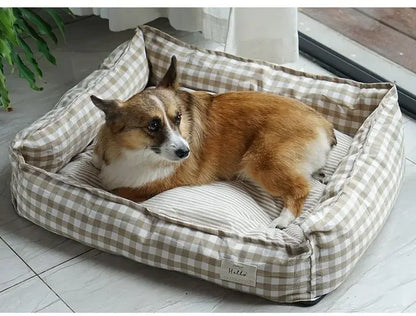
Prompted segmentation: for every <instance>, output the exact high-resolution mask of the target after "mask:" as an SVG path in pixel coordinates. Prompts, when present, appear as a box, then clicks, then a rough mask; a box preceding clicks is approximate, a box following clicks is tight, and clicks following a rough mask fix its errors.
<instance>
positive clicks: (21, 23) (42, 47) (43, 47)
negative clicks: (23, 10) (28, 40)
mask: <svg viewBox="0 0 416 316" xmlns="http://www.w3.org/2000/svg"><path fill="white" fill-rule="evenodd" d="M16 23H17V25H18V27H19V28H20V30H21V31H22V32H27V33H28V34H29V35H30V36H31V37H32V38H33V39H35V40H36V43H37V46H38V50H39V51H40V52H41V53H42V54H43V56H45V57H46V59H47V60H49V62H50V63H52V64H54V65H56V59H55V57H53V56H52V55H51V53H50V51H49V47H48V44H47V43H46V42H45V40H44V39H43V38H42V37H40V36H39V35H38V34H37V33H36V31H35V30H34V29H33V27H31V26H30V25H29V24H28V23H27V22H26V21H25V20H24V19H22V18H20V17H18V18H17V19H16Z"/></svg>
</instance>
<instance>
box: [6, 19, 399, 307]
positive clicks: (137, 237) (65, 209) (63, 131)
mask: <svg viewBox="0 0 416 316" xmlns="http://www.w3.org/2000/svg"><path fill="white" fill-rule="evenodd" d="M172 55H176V56H177V58H178V78H179V81H180V83H181V84H182V85H184V86H186V87H188V88H191V89H195V90H205V91H212V92H214V93H218V92H224V91H229V90H243V89H244V90H246V89H249V90H256V91H269V92H272V93H278V94H282V95H285V96H290V97H294V98H297V99H299V100H301V101H303V102H305V103H307V104H309V105H311V106H313V107H314V108H315V109H317V110H318V111H319V112H321V113H322V114H323V115H325V117H326V118H327V119H328V120H330V121H331V122H332V123H333V124H334V126H335V128H336V129H337V130H338V132H339V133H338V132H337V137H338V140H339V142H340V145H339V146H337V147H336V148H335V150H334V151H333V153H332V155H333V157H331V158H330V161H329V162H328V164H327V166H326V167H325V172H327V173H328V174H332V175H331V177H330V180H329V182H328V183H327V185H321V184H318V183H316V184H315V185H314V187H313V191H312V192H311V194H310V196H309V197H308V201H307V203H306V204H305V208H304V211H303V213H302V214H301V216H300V217H299V218H297V219H296V221H295V222H294V223H293V224H291V225H289V227H287V228H286V229H284V230H281V229H277V228H273V227H269V223H270V222H271V221H272V219H273V218H275V217H276V216H277V214H279V212H280V209H281V201H280V202H279V200H278V199H274V198H272V197H270V196H268V195H267V194H265V192H264V191H262V190H261V188H258V187H256V185H255V184H253V183H250V182H237V181H236V182H229V183H215V184H212V185H209V186H203V187H184V188H177V189H174V190H171V191H167V192H165V193H162V194H161V195H160V196H156V197H154V198H152V199H150V200H148V201H145V202H144V203H134V202H132V201H129V200H126V199H123V198H121V197H118V196H115V195H113V194H111V193H109V192H107V191H105V190H103V189H102V188H101V187H100V183H99V181H98V179H97V170H95V169H94V168H93V167H92V165H91V164H90V155H91V148H92V146H93V145H90V146H89V147H87V146H88V145H89V144H91V143H92V142H93V140H94V138H95V136H96V133H97V130H98V128H99V126H100V125H101V124H102V123H103V117H102V114H101V113H99V111H98V110H97V109H96V108H95V107H94V106H93V104H92V103H91V102H90V101H89V99H88V96H89V95H90V94H93V93H94V94H97V95H98V96H100V97H103V98H111V97H115V98H120V99H126V98H127V97H129V96H131V95H133V94H134V93H136V92H138V91H140V90H141V89H143V88H144V87H145V85H151V84H153V83H154V82H156V81H158V80H160V78H161V76H162V75H163V73H164V72H165V71H166V69H167V67H168V65H169V60H170V57H171V56H172ZM149 78H150V82H148V79H149ZM403 148H404V146H403V129H402V122H401V113H400V110H399V107H398V103H397V91H396V88H395V86H394V85H393V84H390V83H379V84H364V83H359V82H355V81H351V80H345V79H340V78H332V77H326V76H317V75H312V74H307V73H303V72H299V71H295V70H291V69H288V68H284V67H279V66H277V65H273V64H270V63H267V62H260V61H254V60H248V59H243V58H239V57H236V56H232V55H229V54H226V53H223V52H212V51H208V50H204V49H199V48H196V47H193V46H191V45H188V44H185V43H183V42H181V41H179V40H177V39H174V38H172V37H170V36H169V35H167V34H165V33H162V32H160V31H158V30H155V29H153V28H150V27H147V26H144V27H141V28H139V29H138V30H137V33H136V35H135V36H134V38H133V39H132V40H131V41H129V42H126V43H124V44H122V45H120V46H119V47H118V48H117V49H116V50H115V51H114V52H113V53H111V54H110V56H109V57H108V58H107V59H106V60H105V61H104V63H103V64H102V65H101V67H100V69H99V70H97V71H96V72H93V73H92V74H91V75H90V76H88V77H87V78H86V79H84V80H83V81H82V82H81V83H80V84H78V85H77V86H76V87H74V88H73V89H71V90H70V91H68V92H67V93H66V94H65V95H64V96H63V97H62V98H61V100H59V102H58V103H57V105H56V107H55V108H54V109H53V110H52V111H51V112H49V113H47V114H46V115H45V116H44V117H43V118H41V119H40V120H38V121H37V122H35V123H33V124H32V125H31V126H29V127H27V128H26V129H24V130H23V131H21V132H19V133H18V134H17V135H16V136H15V138H14V139H13V141H12V143H11V144H10V160H11V163H12V178H11V193H12V202H13V204H14V206H15V207H16V210H17V212H18V214H19V215H21V216H23V217H25V218H27V219H29V220H30V221H32V222H34V223H35V224H37V225H39V226H42V227H44V228H46V229H48V230H50V231H52V232H55V233H57V234H60V235H62V236H66V237H68V238H72V239H74V240H77V241H79V242H82V243H84V244H86V245H89V246H91V247H95V248H98V249H101V250H104V251H108V252H111V253H115V254H119V255H122V256H125V257H127V258H130V259H132V260H136V261H139V262H142V263H145V264H148V265H152V266H155V267H160V268H163V269H170V270H175V271H180V272H183V273H187V274H189V275H192V276H195V277H199V278H202V279H204V280H209V281H211V282H214V283H216V284H219V285H221V286H225V287H228V288H231V289H235V290H238V291H243V292H246V293H252V294H255V295H259V296H262V297H265V298H268V299H271V300H273V301H278V302H286V303H289V302H296V301H312V300H315V299H316V298H317V297H319V296H321V295H324V294H327V293H329V292H330V291H332V290H334V289H335V288H337V287H338V286H339V285H340V284H341V283H342V282H343V281H344V280H345V278H346V277H347V276H348V274H349V273H350V272H351V269H352V268H353V267H354V266H355V264H356V263H357V261H358V260H359V258H360V257H361V256H362V255H363V253H364V252H365V250H366V249H367V248H368V247H369V246H370V244H371V242H372V241H373V240H374V238H375V237H376V236H377V234H378V233H379V231H380V230H381V228H382V227H383V224H384V223H385V221H386V220H387V218H388V215H389V213H390V211H391V209H392V207H393V205H394V202H395V199H396V197H397V195H398V192H399V188H400V184H401V180H402V177H403V170H404V150H403ZM178 197H183V198H184V199H182V200H181V199H179V198H178ZM185 199H188V202H186V201H184V200H185ZM197 199H201V202H205V203H203V205H201V204H200V203H199V201H198V202H197V201H196V200H197ZM189 200H192V203H190V202H189ZM167 201H169V202H167ZM185 202H186V203H185ZM168 203H169V204H168ZM230 265H231V266H232V265H235V266H236V267H240V268H241V267H245V268H246V269H248V270H247V271H250V272H247V278H248V279H242V277H241V276H240V277H239V278H236V277H235V276H229V275H227V272H229V270H228V269H229V267H230Z"/></svg>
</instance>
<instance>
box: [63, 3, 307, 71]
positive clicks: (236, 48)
mask: <svg viewBox="0 0 416 316" xmlns="http://www.w3.org/2000/svg"><path fill="white" fill-rule="evenodd" d="M71 10H72V12H73V13H74V14H76V15H89V14H95V15H99V16H101V17H102V18H106V19H108V20H109V27H110V30H111V31H122V30H125V29H128V28H134V27H136V26H137V25H140V24H144V23H147V22H150V21H152V20H154V19H156V18H159V17H166V18H168V19H169V22H170V24H171V25H172V26H173V27H174V28H175V29H178V30H184V31H190V32H194V31H202V33H203V35H204V37H206V38H208V39H212V40H214V41H217V42H220V43H224V44H225V51H226V52H228V53H231V54H234V55H238V56H242V57H246V58H252V59H260V60H266V61H269V62H273V63H277V64H283V63H290V62H295V61H296V60H297V59H298V54H299V53H298V35H297V10H296V8H73V9H71Z"/></svg>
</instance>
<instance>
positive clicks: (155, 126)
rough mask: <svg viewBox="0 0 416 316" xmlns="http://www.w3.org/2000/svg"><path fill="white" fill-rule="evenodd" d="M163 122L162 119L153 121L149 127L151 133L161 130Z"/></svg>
mask: <svg viewBox="0 0 416 316" xmlns="http://www.w3.org/2000/svg"><path fill="white" fill-rule="evenodd" d="M160 126H161V121H160V119H153V120H151V121H150V122H149V124H148V125H147V129H148V130H149V131H151V132H157V131H158V130H159V129H160Z"/></svg>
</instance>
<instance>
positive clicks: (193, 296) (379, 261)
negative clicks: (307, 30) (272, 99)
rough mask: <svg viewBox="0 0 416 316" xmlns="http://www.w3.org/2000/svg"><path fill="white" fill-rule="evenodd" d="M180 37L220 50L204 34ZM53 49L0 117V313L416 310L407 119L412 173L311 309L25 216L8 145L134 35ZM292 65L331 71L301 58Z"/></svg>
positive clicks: (415, 158) (103, 26) (412, 132)
mask: <svg viewBox="0 0 416 316" xmlns="http://www.w3.org/2000/svg"><path fill="white" fill-rule="evenodd" d="M153 25H155V26H157V27H159V28H161V29H163V30H165V31H168V32H171V33H174V35H175V36H176V37H178V38H180V39H183V40H185V41H188V42H191V43H193V44H196V45H200V46H205V47H209V48H214V49H215V48H218V47H220V46H219V45H218V44H216V43H212V42H209V41H206V40H204V39H203V38H202V36H201V34H199V33H193V34H190V33H187V32H175V31H174V30H173V29H172V28H170V27H169V25H168V24H167V23H166V20H158V21H156V22H154V23H153ZM66 34H67V41H66V43H60V44H59V45H58V47H56V48H55V49H54V54H55V55H56V57H57V60H58V66H57V67H54V66H51V65H48V64H47V63H46V62H42V69H43V70H44V75H45V79H46V80H47V84H45V85H44V90H43V91H42V92H35V91H32V90H30V89H29V88H28V87H27V84H26V83H25V82H23V81H22V80H20V79H17V78H16V77H14V76H9V77H8V84H9V87H10V92H11V99H12V100H13V101H14V108H15V111H14V112H11V113H5V112H2V111H0V130H1V133H0V170H1V171H0V312H71V311H76V312H92V311H94V312H107V311H108V312H109V311H111V312H210V311H215V312H326V311H332V312H351V311H362V312H364V311H366V312H402V311H407V312H412V311H413V312H416V269H415V263H416V235H415V233H414V232H415V229H414V227H416V213H415V211H416V208H415V201H414V193H415V191H416V142H415V138H416V122H415V121H414V120H412V119H410V118H405V119H404V131H405V140H406V144H405V146H406V157H407V161H406V173H405V179H404V182H403V187H402V190H401V193H400V196H399V198H398V200H397V203H396V206H395V207H394V209H393V211H392V213H391V215H390V217H389V218H388V220H387V223H386V225H385V226H384V228H383V230H382V231H381V233H380V235H379V236H378V237H377V239H376V240H375V242H374V243H373V244H372V245H371V247H370V248H369V249H368V251H367V252H366V253H365V254H364V256H363V258H362V259H361V260H360V261H359V263H358V264H357V266H356V267H355V268H354V270H353V272H352V273H351V275H350V276H349V277H348V278H347V280H346V281H345V283H344V284H342V285H341V286H340V287H339V288H338V289H336V290H335V291H334V292H332V293H330V294H329V295H327V296H326V297H325V298H324V299H323V300H322V301H321V302H320V303H318V304H317V305H315V306H313V307H310V308H300V307H294V306H289V305H280V304H276V303H273V302H270V301H267V300H265V299H262V298H259V297H255V296H250V295H247V294H242V293H239V292H235V291H231V290H228V289H224V288H221V287H219V286H217V285H214V284H212V283H209V282H206V281H203V280H199V279H196V278H192V277H190V276H187V275H184V274H180V273H177V272H171V271H166V270H161V269H156V268H153V267H149V266H146V265H143V264H140V263H136V262H134V261H131V260H128V259H125V258H122V257H119V256H114V255H110V254H107V253H103V252H101V251H98V250H94V249H90V248H88V247H86V246H83V245H81V244H79V243H77V242H74V241H72V240H68V239H66V238H63V237H60V236H57V235H55V234H52V233H50V232H47V231H46V230H43V229H42V228H39V227H37V226H35V225H33V224H32V223H30V222H28V221H27V220H25V219H22V218H20V217H18V216H17V215H16V213H15V211H14V209H13V207H12V205H11V203H10V190H9V180H10V164H9V159H8V153H7V148H8V144H9V142H10V140H11V139H12V138H13V136H14V135H15V133H16V132H17V131H19V130H21V129H22V128H24V127H26V126H27V125H29V124H30V123H31V122H33V121H34V120H35V119H37V118H38V117H40V116H41V115H43V114H44V113H46V112H47V111H48V110H49V109H51V108H52V107H53V105H54V104H55V103H56V102H57V100H58V99H59V97H60V96H61V95H62V94H63V93H64V92H65V91H66V90H68V89H69V88H71V87H72V86H73V85H75V84H76V83H77V82H78V81H79V80H81V79H82V78H84V77H85V76H86V75H87V74H89V73H90V72H91V71H92V70H94V69H95V68H96V67H97V66H98V65H99V63H100V62H101V61H102V60H103V58H104V57H105V56H106V55H108V53H110V51H111V50H112V49H113V48H115V47H116V46H117V45H118V44H119V43H121V42H123V41H125V40H127V39H129V38H130V37H131V36H132V34H133V31H124V32H119V33H112V32H110V31H108V27H107V22H106V21H105V20H101V19H99V18H96V17H91V18H87V19H84V20H81V21H78V22H75V23H73V24H69V25H67V31H66ZM290 66H291V67H293V68H298V69H302V70H304V71H309V72H314V73H325V74H327V72H326V71H325V70H323V69H321V68H320V67H318V66H316V65H314V64H313V63H311V62H309V61H308V60H306V59H304V58H301V59H300V61H299V62H298V63H294V64H291V65H290Z"/></svg>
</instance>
